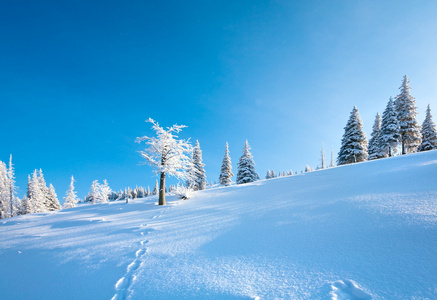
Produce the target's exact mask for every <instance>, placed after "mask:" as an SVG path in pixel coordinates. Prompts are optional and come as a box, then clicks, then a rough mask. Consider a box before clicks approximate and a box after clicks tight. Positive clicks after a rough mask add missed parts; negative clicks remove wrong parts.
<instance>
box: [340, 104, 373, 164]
mask: <svg viewBox="0 0 437 300" xmlns="http://www.w3.org/2000/svg"><path fill="white" fill-rule="evenodd" d="M366 159H367V138H366V134H365V133H364V131H363V121H361V118H360V115H359V112H358V108H357V107H356V106H354V109H353V110H352V112H351V115H350V117H349V120H348V122H347V124H346V127H345V128H344V135H343V139H342V140H341V147H340V152H339V153H338V158H337V163H338V164H339V165H344V164H351V163H355V162H360V161H365V160H366Z"/></svg>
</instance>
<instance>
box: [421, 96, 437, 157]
mask: <svg viewBox="0 0 437 300" xmlns="http://www.w3.org/2000/svg"><path fill="white" fill-rule="evenodd" d="M421 134H422V144H421V145H420V146H419V149H418V150H419V151H428V150H435V149H437V131H436V126H435V123H434V122H433V120H432V115H431V107H430V105H429V104H428V107H427V108H426V116H425V120H424V121H423V124H422V128H421Z"/></svg>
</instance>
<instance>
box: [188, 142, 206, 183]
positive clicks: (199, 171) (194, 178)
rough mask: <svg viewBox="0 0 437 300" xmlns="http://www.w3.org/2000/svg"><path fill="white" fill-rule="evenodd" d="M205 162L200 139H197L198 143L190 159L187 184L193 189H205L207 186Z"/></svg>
mask: <svg viewBox="0 0 437 300" xmlns="http://www.w3.org/2000/svg"><path fill="white" fill-rule="evenodd" d="M204 166H205V164H204V163H202V150H200V144H199V141H196V145H195V146H194V148H193V152H192V154H191V161H190V169H189V172H188V173H189V174H188V176H189V179H188V181H187V182H188V183H187V186H188V187H191V188H192V189H193V190H195V191H198V190H204V189H205V187H206V175H205V169H204Z"/></svg>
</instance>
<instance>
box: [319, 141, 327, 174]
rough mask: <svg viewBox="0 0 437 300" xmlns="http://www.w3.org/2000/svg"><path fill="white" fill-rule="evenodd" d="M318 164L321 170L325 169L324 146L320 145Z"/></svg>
mask: <svg viewBox="0 0 437 300" xmlns="http://www.w3.org/2000/svg"><path fill="white" fill-rule="evenodd" d="M320 162H321V169H326V158H325V146H324V145H323V143H322V150H321V151H320Z"/></svg>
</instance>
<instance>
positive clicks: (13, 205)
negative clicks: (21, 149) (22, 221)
mask: <svg viewBox="0 0 437 300" xmlns="http://www.w3.org/2000/svg"><path fill="white" fill-rule="evenodd" d="M7 176H8V187H9V217H13V216H17V215H18V214H19V205H20V203H19V202H20V201H19V199H18V198H17V197H16V196H15V195H16V193H17V188H16V186H15V170H14V165H13V164H12V154H11V155H10V156H9V167H8V173H7Z"/></svg>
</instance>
